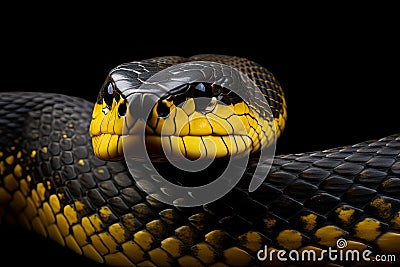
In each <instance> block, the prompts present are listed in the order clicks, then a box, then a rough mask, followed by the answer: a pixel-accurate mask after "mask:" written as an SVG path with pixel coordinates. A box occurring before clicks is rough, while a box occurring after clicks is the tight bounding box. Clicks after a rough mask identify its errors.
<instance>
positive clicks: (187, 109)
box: [90, 62, 275, 160]
mask: <svg viewBox="0 0 400 267" xmlns="http://www.w3.org/2000/svg"><path fill="white" fill-rule="evenodd" d="M169 66H174V67H175V66H177V65H173V64H164V63H160V62H130V63H124V64H121V65H119V66H117V67H116V68H114V69H113V70H111V71H110V73H109V75H108V77H107V78H106V81H105V82H104V84H103V86H102V88H101V90H100V92H99V95H98V99H97V102H96V104H95V106H94V109H93V115H92V121H91V125H90V135H91V137H92V144H93V148H94V153H95V155H96V156H97V157H98V158H100V159H104V160H117V159H121V158H123V157H124V154H123V144H122V143H123V142H122V136H123V135H124V126H125V128H126V127H127V128H129V129H133V128H135V127H134V126H137V125H138V123H136V122H137V121H138V116H139V115H138V114H140V113H143V112H142V111H140V110H139V109H143V108H147V110H148V112H147V113H146V116H145V117H143V118H141V119H142V121H143V122H144V123H143V124H144V125H145V126H144V132H145V144H146V152H147V153H148V154H150V155H156V157H158V156H162V157H164V156H165V153H167V154H169V155H179V156H183V157H184V158H186V159H189V160H197V159H200V158H227V157H230V156H232V155H241V154H243V153H248V152H249V153H256V152H258V151H259V150H260V149H261V147H262V146H263V144H265V143H267V140H269V139H273V135H274V134H275V132H274V131H273V129H272V128H273V127H272V126H271V122H270V121H266V119H265V117H263V116H260V113H262V112H264V110H262V108H261V109H260V107H259V106H261V104H264V103H266V104H267V101H266V100H265V99H264V97H263V96H262V95H261V97H258V98H259V100H260V101H259V102H260V103H261V102H262V103H261V104H260V105H258V106H257V105H251V104H249V103H248V102H247V101H244V100H243V98H242V97H241V96H239V95H238V94H237V93H236V92H235V91H234V90H231V89H230V88H228V87H229V86H225V85H224V84H221V83H219V82H217V81H216V80H214V81H212V80H210V79H209V78H207V79H205V80H202V79H201V78H200V79H199V78H198V77H194V76H191V75H192V73H194V74H193V75H197V74H196V73H197V72H196V69H195V70H194V71H193V72H190V71H186V70H185V71H182V74H178V76H179V75H183V76H182V77H180V78H177V77H172V76H174V75H175V76H176V75H177V74H176V73H177V72H173V73H168V72H167V71H166V72H167V76H166V77H158V78H154V77H156V76H157V75H156V74H159V73H161V72H162V70H164V69H168V67H169ZM193 66H194V67H195V68H196V67H197V66H196V65H193ZM216 66H217V67H219V65H216ZM207 71H208V70H207ZM207 71H206V72H207ZM163 73H164V72H163ZM163 75H164V74H163ZM171 75H172V76H171ZM206 75H209V77H211V78H215V76H216V75H219V74H218V73H216V72H215V70H210V73H208V74H206ZM223 75H225V74H223ZM171 77H172V78H171ZM228 78H229V77H228ZM227 81H228V82H226V84H228V83H229V81H230V79H227ZM241 90H242V91H244V90H245V89H243V88H242V89H241ZM248 91H251V90H248ZM245 94H248V95H249V96H250V95H252V94H254V92H250V94H249V93H248V92H246V91H245ZM149 96H151V97H149ZM150 98H152V99H153V100H154V101H150V102H149V101H147V100H148V99H150ZM146 101H147V102H146ZM267 105H268V104H267ZM144 106H147V107H144ZM138 110H139V111H138ZM125 132H126V131H125ZM128 134H131V135H132V132H131V133H128Z"/></svg>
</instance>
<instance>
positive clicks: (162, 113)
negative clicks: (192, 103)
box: [157, 101, 170, 118]
mask: <svg viewBox="0 0 400 267" xmlns="http://www.w3.org/2000/svg"><path fill="white" fill-rule="evenodd" d="M169 112H170V108H169V107H168V106H167V105H166V104H165V103H163V102H162V101H158V105H157V114H158V117H159V118H166V117H168V115H169Z"/></svg>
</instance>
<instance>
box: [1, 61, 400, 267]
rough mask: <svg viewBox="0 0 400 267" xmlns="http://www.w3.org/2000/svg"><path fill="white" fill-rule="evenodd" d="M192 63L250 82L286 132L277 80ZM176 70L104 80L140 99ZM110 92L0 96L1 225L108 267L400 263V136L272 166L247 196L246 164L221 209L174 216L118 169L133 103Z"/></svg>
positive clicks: (180, 211) (251, 70)
mask: <svg viewBox="0 0 400 267" xmlns="http://www.w3.org/2000/svg"><path fill="white" fill-rule="evenodd" d="M192 59H195V60H209V61H215V62H220V63H223V64H227V65H231V66H234V67H237V68H238V69H239V70H240V71H242V72H243V73H245V74H247V75H249V77H250V78H251V79H253V80H254V81H255V82H256V83H257V84H258V86H259V87H261V88H264V89H263V90H264V91H263V93H265V97H266V100H267V101H268V104H269V105H270V106H271V109H272V110H273V112H274V118H275V119H276V123H277V125H278V131H279V132H280V131H282V130H283V128H284V122H285V120H286V103H285V101H284V97H283V91H282V88H281V87H280V86H279V83H278V82H277V81H276V80H275V78H274V77H273V76H272V74H270V73H269V72H267V71H265V70H264V69H263V68H262V67H261V66H259V65H258V64H256V63H254V62H251V61H249V60H247V59H243V58H237V57H230V56H219V55H199V56H194V57H192V58H191V60H192ZM182 60H187V59H183V58H181V57H160V58H152V59H148V60H144V61H141V62H136V63H127V64H126V65H121V66H119V67H117V68H116V69H115V70H114V72H110V73H111V74H112V73H114V74H115V73H117V74H118V75H121V73H122V72H123V71H124V68H127V67H129V66H130V67H131V68H134V70H135V72H132V71H130V72H129V73H125V74H126V75H125V76H124V75H122V76H119V78H120V79H114V78H115V77H114V76H110V77H113V79H114V80H113V82H115V83H116V88H125V87H121V86H118V85H119V84H121V83H125V84H127V83H129V85H130V86H131V87H135V86H139V85H140V83H141V82H142V81H144V80H146V79H147V78H148V77H149V73H152V72H153V73H154V72H156V71H158V70H160V69H163V68H165V67H167V66H170V65H173V64H177V63H179V62H182ZM128 65H129V66H128ZM135 73H136V74H135ZM134 74H135V75H134ZM127 75H128V76H129V75H131V76H130V77H128V76H127ZM109 81H110V80H109V78H107V80H106V83H105V87H104V88H105V89H104V88H103V89H102V91H101V92H100V94H99V98H98V100H97V102H96V103H90V102H88V101H86V100H83V99H80V98H77V97H72V96H66V95H60V94H56V93H29V92H21V93H19V92H9V93H7V92H6V93H0V107H1V108H0V114H1V118H0V135H1V138H0V177H1V178H0V221H1V222H3V223H18V224H20V225H21V226H23V227H24V228H25V229H27V230H29V231H35V232H37V233H38V234H40V235H42V236H44V237H47V238H49V239H51V240H53V241H55V242H56V243H58V244H59V245H61V246H65V247H68V248H69V249H72V250H74V251H75V252H76V253H78V254H81V255H83V256H85V257H88V258H90V259H92V260H93V261H94V262H99V263H106V264H108V265H113V266H154V265H156V266H249V265H252V266H258V265H262V264H267V265H268V264H269V263H272V264H278V263H280V264H282V262H279V261H278V259H277V258H276V257H273V258H271V259H268V260H267V261H264V262H263V261H261V260H260V258H259V257H258V256H257V255H258V252H259V251H261V250H264V248H265V246H267V247H268V248H269V250H272V249H276V250H286V251H290V250H296V251H298V252H300V251H302V250H304V249H311V250H313V251H315V253H317V254H318V253H320V251H321V250H323V249H327V248H328V247H336V245H337V242H338V240H339V239H341V241H342V239H344V240H346V242H347V243H346V244H347V248H348V249H354V250H358V251H363V250H365V249H369V250H371V251H372V253H373V254H372V255H371V257H374V256H375V255H378V254H393V255H397V256H398V255H399V254H400V251H399V250H400V249H399V248H400V134H393V135H391V136H387V137H383V138H380V139H377V140H370V141H366V142H362V143H358V144H354V145H351V146H344V147H338V148H332V149H328V150H324V151H316V152H305V153H301V154H289V155H278V156H276V157H275V159H274V161H273V164H272V167H271V170H270V173H269V174H268V176H267V178H266V180H265V181H264V183H263V184H262V185H261V186H260V187H259V188H258V189H257V190H256V191H254V192H252V193H249V192H248V191H247V185H248V182H249V180H250V179H251V178H252V173H253V171H254V168H255V166H256V164H257V161H256V160H254V161H253V160H251V161H250V163H249V164H248V168H247V169H246V171H245V174H244V176H243V177H242V179H241V181H240V183H239V184H238V185H237V186H236V187H235V188H234V189H233V190H232V191H231V192H229V193H228V194H227V195H225V196H224V197H223V198H221V199H219V200H217V201H215V202H212V203H209V204H206V205H203V206H200V207H193V208H179V207H175V206H170V205H167V204H164V203H161V202H159V201H157V200H155V199H154V198H152V197H150V196H148V195H147V194H145V193H144V192H143V191H141V190H140V188H139V187H138V186H137V185H136V184H135V181H134V179H133V178H132V176H131V174H130V172H129V171H128V169H127V166H126V163H125V161H124V160H123V159H121V156H122V155H123V153H122V151H121V150H120V149H119V147H118V144H117V143H118V137H113V136H114V135H115V136H118V127H117V126H118V125H119V123H120V122H119V121H118V118H121V117H124V116H126V115H127V114H128V111H127V110H126V109H125V108H124V106H125V104H126V103H125V101H126V98H125V97H126V93H127V92H128V91H123V90H118V89H115V88H114V89H113V90H111V91H106V89H107V87H106V85H108V82H109ZM107 92H109V93H110V94H111V95H107ZM110 99H111V100H112V101H111V100H110ZM164 111H165V110H162V109H159V110H155V114H156V115H157V114H158V115H159V114H160V113H161V114H162V112H164ZM107 114H108V115H107ZM103 115H104V116H108V117H107V118H111V116H114V118H116V119H115V120H111V119H109V124H108V125H113V127H111V126H110V128H107V127H106V126H102V123H97V121H96V118H97V117H96V116H103ZM158 115H157V116H158ZM92 118H94V120H95V122H93V121H92ZM153 128H154V127H153ZM89 129H90V131H91V132H90V133H89ZM110 129H113V130H112V131H111V130H110ZM154 129H156V127H155V128H154ZM105 131H108V132H107V134H108V135H104V137H103V138H107V140H108V141H107V142H105V141H104V140H106V139H104V140H101V139H98V140H97V141H93V144H92V137H93V136H97V135H99V134H101V133H104V132H105ZM93 140H94V139H93ZM114 142H115V143H114ZM99 144H103V145H100V146H99ZM114 144H117V145H116V146H114ZM96 149H97V150H96ZM96 155H97V156H96ZM100 158H102V159H100ZM109 158H110V159H112V160H108V159H109ZM118 158H119V159H118ZM170 175H171V176H172V178H173V177H174V174H173V173H170ZM341 244H342V243H341ZM323 261H324V262H325V263H327V262H328V259H327V258H326V257H325V258H324V259H323ZM300 263H301V261H294V264H300ZM317 263H318V264H320V263H321V262H317ZM336 263H339V264H342V263H343V262H342V263H341V262H336ZM352 263H354V262H352ZM344 264H348V263H344Z"/></svg>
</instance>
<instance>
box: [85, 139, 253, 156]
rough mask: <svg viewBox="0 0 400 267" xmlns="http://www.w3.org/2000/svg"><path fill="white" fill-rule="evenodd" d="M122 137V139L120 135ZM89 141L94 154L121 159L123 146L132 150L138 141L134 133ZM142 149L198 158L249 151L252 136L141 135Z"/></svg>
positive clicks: (149, 152)
mask: <svg viewBox="0 0 400 267" xmlns="http://www.w3.org/2000/svg"><path fill="white" fill-rule="evenodd" d="M122 137H124V138H122ZM92 139H93V144H94V146H95V147H97V148H98V149H101V150H102V151H98V152H99V153H98V154H106V155H108V156H110V157H115V158H117V157H118V158H122V157H123V149H127V148H128V149H135V146H138V145H140V144H141V141H140V139H141V136H140V135H138V134H132V135H118V134H114V133H102V134H99V135H95V136H93V137H92ZM145 145H146V151H147V153H148V154H149V155H158V156H159V155H165V154H168V155H170V156H171V155H172V156H174V155H179V154H180V155H183V156H184V157H186V158H188V159H191V160H196V159H199V158H210V157H212V158H223V157H227V156H231V155H238V154H244V153H247V152H250V150H251V147H252V145H254V144H253V141H252V139H251V138H250V137H249V136H247V135H243V134H232V135H205V136H198V135H185V136H177V135H163V136H160V135H152V134H147V135H145Z"/></svg>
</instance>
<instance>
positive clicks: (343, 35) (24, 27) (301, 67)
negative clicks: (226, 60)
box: [0, 4, 400, 265]
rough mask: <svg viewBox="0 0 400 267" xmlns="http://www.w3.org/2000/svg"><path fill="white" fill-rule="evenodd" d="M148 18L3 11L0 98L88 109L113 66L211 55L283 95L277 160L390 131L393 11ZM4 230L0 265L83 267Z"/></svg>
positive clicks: (394, 84) (191, 12) (113, 12)
mask: <svg viewBox="0 0 400 267" xmlns="http://www.w3.org/2000/svg"><path fill="white" fill-rule="evenodd" d="M153 7H154V6H153ZM153 7H151V6H150V7H148V9H143V8H128V7H124V6H107V7H106V8H105V9H104V10H97V11H94V10H93V9H92V8H91V7H89V8H88V9H85V10H81V9H80V7H79V8H77V7H76V8H74V9H71V11H69V9H68V11H69V12H68V11H67V12H65V13H63V14H61V13H57V12H55V11H54V12H53V11H52V10H49V11H46V12H39V13H38V12H36V11H33V10H29V7H28V8H27V9H26V10H25V12H22V13H21V12H17V11H18V10H19V9H17V7H16V9H13V10H10V11H12V12H13V14H14V13H15V14H14V16H10V18H9V19H2V20H4V21H3V22H4V23H2V26H1V27H2V38H1V44H2V48H1V50H0V51H1V54H2V56H1V65H2V71H1V84H0V89H1V91H48V92H58V93H63V94H68V95H74V96H81V97H83V98H85V99H87V100H90V101H95V99H96V97H97V93H98V90H99V88H100V86H101V84H102V83H103V81H104V79H105V77H106V75H107V73H108V71H109V70H110V69H111V68H112V67H114V66H116V65H118V64H120V63H124V62H128V61H133V60H140V59H145V58H148V57H154V56H162V55H179V56H191V55H194V54H198V53H219V54H228V55H237V56H242V57H247V58H249V59H252V60H254V61H256V62H258V63H260V64H262V65H264V66H265V67H267V69H269V70H270V71H271V72H272V73H274V75H275V77H276V78H277V79H278V80H279V81H280V83H281V85H282V86H283V88H284V91H285V94H286V99H287V104H288V121H287V127H286V129H285V132H284V134H283V136H282V138H281V139H280V140H279V141H278V146H277V152H278V153H279V154H281V153H298V152H303V151H313V150H320V149H327V148H331V147H335V146H341V145H348V144H354V143H356V142H361V141H364V140H368V139H373V138H380V137H384V136H386V135H389V134H393V133H397V132H399V130H400V124H399V119H398V115H399V108H398V107H399V104H398V103H399V98H398V90H399V86H398V83H399V59H400V57H399V47H400V46H399V44H400V42H399V40H398V25H399V24H398V19H397V18H396V17H393V16H392V14H391V13H390V11H391V10H393V7H388V6H386V7H383V8H379V9H378V8H377V7H375V6H369V7H367V9H365V10H364V9H363V7H365V6H363V7H356V8H352V9H349V7H347V6H346V7H336V8H335V9H332V7H309V8H315V9H314V10H312V9H309V10H308V11H306V12H304V11H301V12H300V10H297V9H294V10H292V11H291V12H289V11H287V10H286V9H279V10H275V9H272V7H271V8H269V7H262V8H260V7H258V6H255V5H252V4H248V5H245V6H242V5H240V6H237V7H236V8H235V10H230V9H228V8H226V9H222V10H216V9H215V7H214V6H213V5H206V6H204V5H203V8H202V9H198V7H197V6H196V5H194V6H193V7H189V8H188V10H182V11H179V12H174V13H170V12H169V11H166V10H164V9H163V8H160V9H159V11H160V12H157V13H154V12H153V11H154V10H153ZM230 7H232V6H230ZM55 10H58V11H60V10H61V11H65V10H64V7H58V8H55ZM161 10H162V11H161ZM124 11H125V12H124ZM328 11H330V12H328ZM89 14H91V15H92V16H90V17H89V16H88V15H89ZM11 230H14V228H11V229H9V228H5V229H3V228H1V232H0V234H1V237H0V240H1V243H2V246H6V247H5V249H4V250H2V254H3V253H6V254H9V255H10V258H11V259H13V260H14V261H15V263H17V262H19V263H22V264H24V263H32V262H35V263H36V262H37V263H42V261H43V260H45V261H47V262H48V263H49V264H54V261H53V260H50V258H51V257H53V256H54V258H56V259H61V257H65V256H67V257H66V258H63V260H62V261H63V262H65V263H66V264H67V265H68V264H78V263H81V264H87V262H86V261H85V260H80V258H79V257H77V256H76V255H75V254H74V253H70V252H65V251H64V249H63V248H59V247H58V245H54V244H53V243H48V242H44V241H42V240H41V239H40V238H36V237H34V236H31V235H29V234H27V233H24V232H19V233H16V232H12V231H11ZM18 253H21V254H18ZM3 255H4V254H3ZM21 255H25V256H21ZM35 257H36V258H35Z"/></svg>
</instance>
